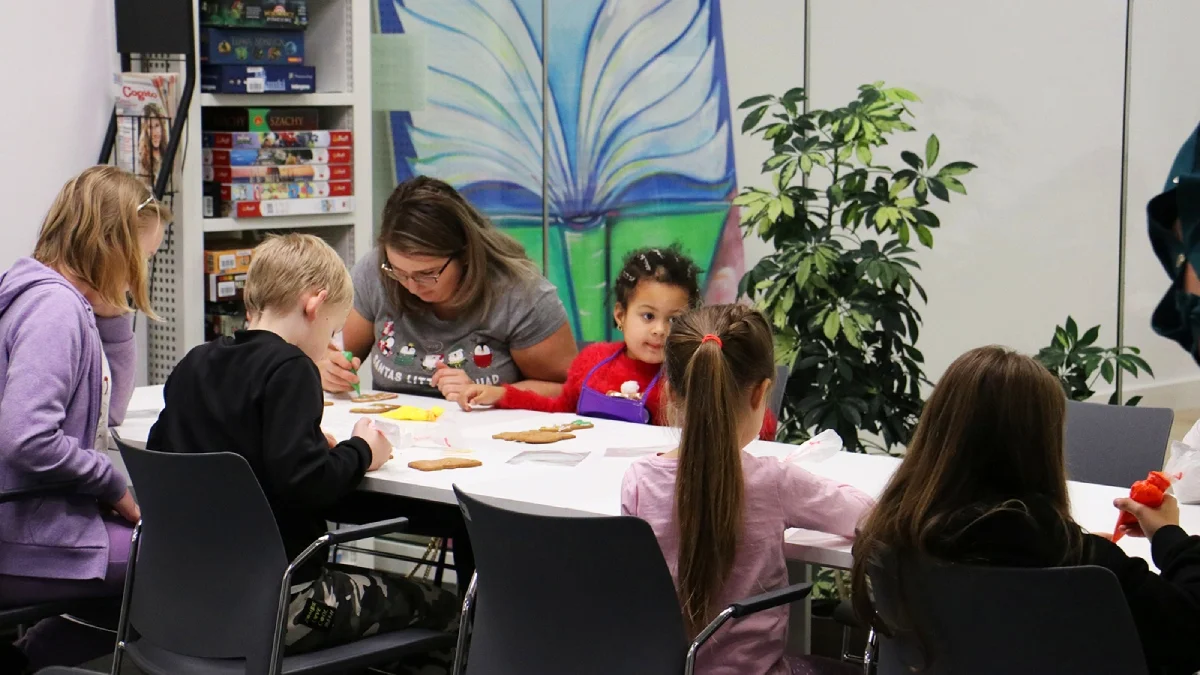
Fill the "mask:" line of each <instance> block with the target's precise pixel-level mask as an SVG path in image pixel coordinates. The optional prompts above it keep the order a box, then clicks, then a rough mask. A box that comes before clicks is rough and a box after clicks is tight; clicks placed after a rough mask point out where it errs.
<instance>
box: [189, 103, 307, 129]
mask: <svg viewBox="0 0 1200 675" xmlns="http://www.w3.org/2000/svg"><path fill="white" fill-rule="evenodd" d="M200 123H201V126H203V127H204V130H205V131H316V130H317V129H320V128H321V116H320V111H319V110H318V109H317V108H204V109H203V110H202V111H201V113H200Z"/></svg>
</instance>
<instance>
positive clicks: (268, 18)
mask: <svg viewBox="0 0 1200 675" xmlns="http://www.w3.org/2000/svg"><path fill="white" fill-rule="evenodd" d="M200 25H201V26H226V27H230V28H284V29H293V30H303V29H304V27H305V26H307V25H308V0H200Z"/></svg>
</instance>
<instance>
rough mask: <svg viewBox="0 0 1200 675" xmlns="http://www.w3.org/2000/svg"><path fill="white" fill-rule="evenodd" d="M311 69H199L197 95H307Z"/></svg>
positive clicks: (312, 87)
mask: <svg viewBox="0 0 1200 675" xmlns="http://www.w3.org/2000/svg"><path fill="white" fill-rule="evenodd" d="M316 90H317V69H316V68H313V67H312V66H216V65H203V66H200V91H202V92H205V93H208V94H310V93H312V92H314V91H316Z"/></svg>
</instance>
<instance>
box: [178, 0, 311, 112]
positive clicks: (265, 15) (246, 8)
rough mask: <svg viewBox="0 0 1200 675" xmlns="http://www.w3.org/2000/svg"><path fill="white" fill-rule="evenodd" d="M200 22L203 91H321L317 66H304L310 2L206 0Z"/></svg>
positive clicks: (201, 11) (292, 0)
mask: <svg viewBox="0 0 1200 675" xmlns="http://www.w3.org/2000/svg"><path fill="white" fill-rule="evenodd" d="M200 26H201V27H200V91H202V92H207V93H214V94H264V93H311V92H314V91H316V89H317V70H316V68H314V67H312V66H306V65H304V47H305V45H304V29H305V27H307V26H308V2H307V0H202V1H201V3H200Z"/></svg>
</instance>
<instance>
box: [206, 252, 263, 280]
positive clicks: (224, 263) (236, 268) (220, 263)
mask: <svg viewBox="0 0 1200 675" xmlns="http://www.w3.org/2000/svg"><path fill="white" fill-rule="evenodd" d="M253 256H254V249H253V248H229V249H220V250H216V249H206V250H205V251H204V273H205V274H244V273H246V272H249V271H250V259H251V257H253Z"/></svg>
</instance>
